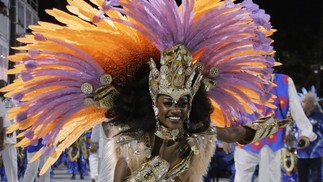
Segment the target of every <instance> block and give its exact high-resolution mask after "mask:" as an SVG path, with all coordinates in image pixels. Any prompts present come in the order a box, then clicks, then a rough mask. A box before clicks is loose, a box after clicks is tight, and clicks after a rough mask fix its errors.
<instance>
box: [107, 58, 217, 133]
mask: <svg viewBox="0 0 323 182" xmlns="http://www.w3.org/2000/svg"><path fill="white" fill-rule="evenodd" d="M149 72H150V68H149V65H148V64H143V65H142V66H141V67H140V68H139V69H138V71H137V72H136V74H135V75H134V76H133V78H132V79H131V80H129V81H128V82H127V83H126V84H125V85H124V87H123V88H121V89H120V90H119V91H120V92H119V94H118V95H117V96H116V97H115V100H114V108H113V109H112V112H113V113H114V114H115V115H116V118H115V119H114V120H112V121H111V122H112V123H113V124H114V125H120V124H121V125H122V124H125V125H128V126H129V128H130V129H129V130H127V132H135V131H144V132H153V131H154V130H155V127H156V119H155V115H154V111H153V108H152V99H151V97H150V94H149V79H148V76H149ZM211 112H212V107H211V104H210V102H209V99H208V96H207V93H206V91H205V89H204V85H202V86H201V87H200V89H199V90H198V91H197V93H196V95H195V96H194V98H193V101H192V108H191V112H190V117H189V118H190V122H189V123H190V124H189V126H187V124H186V126H184V128H185V129H186V130H187V131H188V132H190V133H199V132H203V131H205V130H207V129H208V128H209V126H210V114H211Z"/></svg>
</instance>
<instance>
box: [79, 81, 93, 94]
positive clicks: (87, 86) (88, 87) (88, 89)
mask: <svg viewBox="0 0 323 182" xmlns="http://www.w3.org/2000/svg"><path fill="white" fill-rule="evenodd" d="M81 91H82V92H83V93H85V94H91V93H92V92H93V86H92V84H90V83H88V82H85V83H83V84H82V85H81Z"/></svg>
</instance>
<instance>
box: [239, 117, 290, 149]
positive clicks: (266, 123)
mask: <svg viewBox="0 0 323 182" xmlns="http://www.w3.org/2000/svg"><path fill="white" fill-rule="evenodd" d="M290 122H292V120H291V119H289V118H288V119H283V120H275V119H274V117H273V116H266V117H262V118H260V119H258V120H256V121H255V122H253V123H251V124H250V125H247V126H245V127H246V129H247V131H246V137H245V138H244V139H243V140H241V141H238V143H240V144H242V145H245V144H248V143H253V142H256V141H258V140H260V139H263V138H265V137H267V136H269V135H272V134H274V133H276V132H277V131H278V130H279V129H280V128H284V127H286V126H287V125H288V124H289V123H290Z"/></svg>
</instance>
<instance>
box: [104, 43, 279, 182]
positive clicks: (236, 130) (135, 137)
mask: <svg viewBox="0 0 323 182" xmlns="http://www.w3.org/2000/svg"><path fill="white" fill-rule="evenodd" d="M179 47H181V46H175V48H174V49H170V50H168V51H166V52H165V54H169V52H173V53H175V55H176V57H171V58H170V59H168V60H163V59H164V57H162V58H161V62H164V63H166V64H164V65H162V66H166V67H167V68H168V70H171V69H172V70H179V69H178V68H174V65H177V66H178V67H182V68H183V69H184V70H187V69H188V68H190V66H188V65H185V61H186V60H184V59H182V60H180V61H179V59H178V57H185V56H184V55H181V56H180V54H181V53H182V52H186V51H181V50H180V49H181V48H179ZM182 48H183V47H182ZM176 51H177V52H176ZM187 57H190V56H187ZM176 61H177V63H176V64H174V62H176ZM166 67H164V69H165V68H166ZM150 68H151V71H150V69H149V65H148V64H144V65H143V66H142V67H141V68H140V69H139V70H138V71H137V72H136V74H135V75H134V77H133V79H132V80H131V81H129V82H128V83H127V84H126V86H125V87H124V88H123V89H122V90H121V91H120V93H119V94H118V95H117V97H116V99H115V101H114V109H112V110H110V112H113V114H114V116H115V117H114V119H113V120H112V121H111V122H112V123H113V125H115V126H121V127H120V130H119V133H117V136H116V137H115V138H114V141H115V142H114V143H115V144H116V146H115V147H116V152H115V153H116V154H118V156H117V164H116V166H115V170H114V181H115V182H118V181H125V180H129V181H162V180H166V181H172V180H175V181H202V180H203V175H205V174H206V172H207V167H208V164H209V162H210V159H211V156H212V155H213V152H214V149H215V146H214V144H215V140H216V129H215V127H214V125H213V126H212V124H211V120H210V114H211V113H212V106H211V104H210V101H209V99H208V96H207V92H206V90H205V85H204V84H203V83H197V82H198V79H197V78H194V79H193V80H195V82H193V83H192V84H191V85H195V86H196V85H200V86H199V87H198V90H197V91H196V93H195V90H194V88H193V87H187V85H189V84H187V82H185V81H188V80H190V79H189V78H190V76H191V75H187V76H186V78H185V77H182V78H183V81H178V80H176V81H177V82H179V83H182V84H177V85H176V84H175V83H174V82H175V80H174V79H173V78H175V77H179V76H178V75H177V74H180V73H178V72H176V71H175V72H172V71H168V77H167V79H166V81H167V82H168V83H169V84H166V85H167V86H162V85H161V83H162V81H161V80H162V79H163V78H162V77H161V76H160V75H161V74H162V73H160V74H159V75H156V76H155V77H153V76H151V75H152V73H153V72H154V69H156V65H155V64H154V62H150ZM160 70H162V69H160ZM149 71H150V72H149ZM161 72H162V71H161ZM198 72H199V71H198V70H196V74H195V75H197V77H198V75H199V74H198ZM148 83H149V84H148ZM154 83H157V84H158V83H159V85H158V87H157V88H158V89H155V90H154V88H152V87H153V84H154ZM149 91H150V94H149ZM107 116H108V117H111V114H110V113H109V112H108V114H107ZM267 119H268V118H266V121H267V123H266V124H268V123H269V122H270V121H269V119H268V120H267ZM259 121H260V120H259ZM277 125H278V123H277V122H275V125H274V126H277ZM264 126H265V124H264ZM267 128H268V130H266V131H269V130H271V129H273V126H271V125H269V126H267ZM277 128H279V127H276V129H277ZM217 130H218V132H219V133H218V138H219V139H221V140H223V141H227V142H233V141H240V142H241V143H244V144H245V143H249V142H251V140H252V139H253V138H254V136H255V130H253V129H251V128H249V127H242V126H236V127H231V128H217ZM276 131H277V130H275V129H274V130H272V131H271V132H267V133H266V132H264V131H258V132H263V133H265V135H266V136H267V135H269V134H271V133H273V132H276ZM262 136H263V135H262ZM257 139H259V138H257ZM257 139H255V140H257ZM156 164H157V165H156Z"/></svg>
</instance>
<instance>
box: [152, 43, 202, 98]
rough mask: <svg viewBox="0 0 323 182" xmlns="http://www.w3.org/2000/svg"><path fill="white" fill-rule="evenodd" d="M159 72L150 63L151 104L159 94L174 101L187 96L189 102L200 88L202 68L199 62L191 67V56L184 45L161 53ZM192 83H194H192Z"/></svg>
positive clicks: (154, 65)
mask: <svg viewBox="0 0 323 182" xmlns="http://www.w3.org/2000/svg"><path fill="white" fill-rule="evenodd" d="M160 64H161V67H160V70H159V71H158V69H157V68H156V64H155V62H154V61H153V60H151V61H150V69H151V71H150V74H149V88H150V94H151V98H152V99H153V102H154V103H155V102H156V99H157V96H158V95H160V94H164V95H168V96H171V97H172V98H173V99H174V100H178V99H179V98H180V97H182V96H185V95H188V96H189V97H190V100H192V99H193V96H194V95H195V93H196V92H197V90H198V87H199V86H200V82H201V79H202V75H201V72H202V70H203V68H204V66H203V65H201V64H200V63H199V62H196V63H195V64H194V65H192V55H191V53H190V52H189V51H188V49H187V48H186V47H185V46H184V45H176V46H174V47H172V48H170V49H168V50H166V51H164V52H163V53H162V56H161V59H160ZM193 81H194V83H193Z"/></svg>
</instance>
